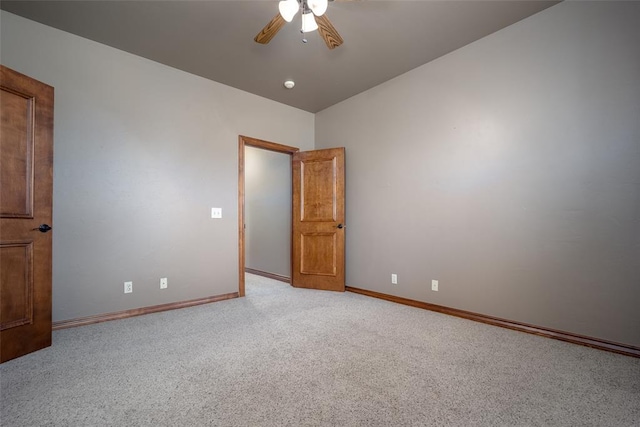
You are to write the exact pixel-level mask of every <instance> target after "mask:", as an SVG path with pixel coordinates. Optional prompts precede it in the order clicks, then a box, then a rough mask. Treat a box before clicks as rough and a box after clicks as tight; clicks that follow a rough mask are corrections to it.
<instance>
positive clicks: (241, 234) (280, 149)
mask: <svg viewBox="0 0 640 427" xmlns="http://www.w3.org/2000/svg"><path fill="white" fill-rule="evenodd" d="M246 146H249V147H255V148H261V149H263V150H268V151H275V152H277V153H283V154H288V155H289V158H292V156H293V153H297V152H298V151H300V149H299V148H297V147H291V146H288V145H283V144H278V143H275V142H269V141H264V140H262V139H257V138H251V137H249V136H244V135H239V136H238V296H240V297H243V296H245V288H244V273H245V272H244V270H245V230H244V226H245V223H244V202H245V192H244V182H245V181H244V166H245V165H244V157H245V156H244V149H245V147H246ZM291 209H293V202H292V205H291ZM292 238H293V235H292ZM289 244H290V245H292V246H293V244H292V240H291V241H290V243H289ZM292 255H293V252H292ZM290 268H293V266H291V267H290ZM291 273H292V272H291V271H290V272H289V275H290V276H291V275H292V274H291Z"/></svg>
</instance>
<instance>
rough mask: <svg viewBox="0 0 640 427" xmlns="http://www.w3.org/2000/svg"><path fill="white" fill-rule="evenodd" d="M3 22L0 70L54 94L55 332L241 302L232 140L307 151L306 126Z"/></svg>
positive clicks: (32, 26)
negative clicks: (172, 305) (219, 299)
mask: <svg viewBox="0 0 640 427" xmlns="http://www.w3.org/2000/svg"><path fill="white" fill-rule="evenodd" d="M1 19H2V22H1V26H0V27H1V36H2V37H1V40H2V45H1V51H0V52H1V57H0V60H1V62H2V64H3V65H6V66H8V67H10V68H13V69H15V70H17V71H19V72H21V73H24V74H27V75H30V76H32V77H34V78H36V79H38V80H41V81H43V82H45V83H48V84H50V85H52V86H54V87H55V90H56V92H55V96H56V98H55V123H54V126H55V143H54V150H55V158H54V220H53V221H54V224H53V226H54V239H53V242H54V247H53V251H54V252H53V269H54V275H53V320H54V321H56V320H65V319H71V318H76V317H81V316H88V315H94V314H99V313H109V312H114V311H119V310H126V309H130V308H137V307H143V306H150V305H155V304H162V303H168V302H174V301H183V300H188V299H194V298H200V297H205V296H210V295H219V294H224V293H229V292H237V291H238V267H237V266H238V237H237V234H238V218H237V194H238V193H237V191H238V185H237V182H238V135H239V134H243V135H248V136H252V137H256V138H260V139H265V140H269V141H277V142H279V143H283V144H287V145H293V146H297V147H300V148H302V149H310V148H312V147H313V138H314V136H313V126H314V116H313V115H312V114H310V113H307V112H303V111H301V110H297V109H294V108H291V107H287V106H285V105H282V104H279V103H276V102H273V101H269V100H266V99H264V98H261V97H257V96H254V95H250V94H248V93H246V92H242V91H239V90H236V89H233V88H230V87H228V86H224V85H221V84H218V83H215V82H211V81H208V80H205V79H202V78H200V77H196V76H193V75H190V74H187V73H184V72H182V71H178V70H175V69H172V68H169V67H166V66H163V65H160V64H158V63H155V62H151V61H148V60H146V59H143V58H140V57H136V56H134V55H130V54H127V53H124V52H122V51H118V50H116V49H113V48H110V47H107V46H104V45H100V44H98V43H95V42H92V41H89V40H86V39H82V38H79V37H76V36H73V35H70V34H68V33H64V32H62V31H59V30H56V29H53V28H50V27H46V26H43V25H40V24H38V23H35V22H33V21H28V20H25V19H23V18H20V17H18V16H15V15H12V14H10V13H6V12H1ZM211 207H221V208H222V209H223V218H222V219H219V220H213V219H211V218H210V216H211V215H210V208H211ZM161 277H167V278H168V279H169V288H168V289H166V290H162V291H161V290H160V289H159V279H160V278H161ZM127 280H132V281H133V287H134V291H133V294H128V295H125V294H124V293H123V282H124V281H127Z"/></svg>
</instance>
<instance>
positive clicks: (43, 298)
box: [0, 66, 53, 362]
mask: <svg viewBox="0 0 640 427" xmlns="http://www.w3.org/2000/svg"><path fill="white" fill-rule="evenodd" d="M0 86H1V90H0V112H1V116H2V120H1V127H0V277H1V280H0V362H4V361H7V360H10V359H13V358H16V357H19V356H22V355H25V354H27V353H31V352H33V351H36V350H39V349H41V348H44V347H48V346H50V345H51V234H52V233H48V232H47V231H49V230H50V228H49V227H50V224H51V202H52V182H53V179H52V178H53V175H52V170H53V88H52V87H50V86H47V85H45V84H43V83H40V82H38V81H37V80H33V79H31V78H29V77H27V76H25V75H22V74H19V73H17V72H15V71H13V70H11V69H9V68H6V67H3V66H0Z"/></svg>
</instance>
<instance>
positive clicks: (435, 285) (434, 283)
mask: <svg viewBox="0 0 640 427" xmlns="http://www.w3.org/2000/svg"><path fill="white" fill-rule="evenodd" d="M431 290H432V291H438V281H437V280H432V281H431Z"/></svg>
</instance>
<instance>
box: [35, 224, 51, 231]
mask: <svg viewBox="0 0 640 427" xmlns="http://www.w3.org/2000/svg"><path fill="white" fill-rule="evenodd" d="M34 230H38V231H39V232H41V233H46V232H47V231H49V230H51V226H50V225H49V224H40V227H38V228H34Z"/></svg>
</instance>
